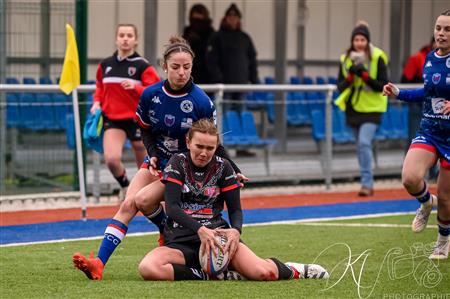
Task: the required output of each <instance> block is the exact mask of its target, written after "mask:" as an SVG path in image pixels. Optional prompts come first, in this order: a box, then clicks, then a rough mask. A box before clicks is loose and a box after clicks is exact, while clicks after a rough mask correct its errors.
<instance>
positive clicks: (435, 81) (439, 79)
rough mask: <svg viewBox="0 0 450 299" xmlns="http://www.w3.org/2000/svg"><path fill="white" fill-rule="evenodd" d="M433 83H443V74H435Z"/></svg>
mask: <svg viewBox="0 0 450 299" xmlns="http://www.w3.org/2000/svg"><path fill="white" fill-rule="evenodd" d="M432 81H433V83H434V84H435V85H436V84H439V82H440V81H441V74H440V73H434V74H433V78H432Z"/></svg>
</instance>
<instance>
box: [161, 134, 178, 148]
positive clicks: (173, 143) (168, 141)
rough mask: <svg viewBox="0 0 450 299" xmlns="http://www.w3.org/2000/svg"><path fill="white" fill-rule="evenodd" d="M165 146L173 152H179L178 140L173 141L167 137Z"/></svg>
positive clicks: (164, 142)
mask: <svg viewBox="0 0 450 299" xmlns="http://www.w3.org/2000/svg"><path fill="white" fill-rule="evenodd" d="M163 145H164V147H165V148H166V149H168V150H169V151H171V152H177V151H178V139H173V138H170V137H167V136H165V137H164V141H163Z"/></svg>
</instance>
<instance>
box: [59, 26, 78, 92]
mask: <svg viewBox="0 0 450 299" xmlns="http://www.w3.org/2000/svg"><path fill="white" fill-rule="evenodd" d="M66 32H67V46H66V56H65V57H64V65H63V68H62V72H61V79H60V80H59V88H60V89H61V90H62V91H63V92H64V93H65V94H69V93H71V92H72V91H73V90H74V89H75V88H77V87H78V85H80V62H79V60H78V47H77V41H76V40H75V34H74V33H73V29H72V27H70V25H69V24H66Z"/></svg>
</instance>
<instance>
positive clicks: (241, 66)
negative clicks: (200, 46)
mask: <svg viewBox="0 0 450 299" xmlns="http://www.w3.org/2000/svg"><path fill="white" fill-rule="evenodd" d="M241 18H242V14H241V12H240V11H239V9H238V7H237V6H236V4H234V3H233V4H231V5H230V7H229V8H228V9H227V10H226V12H225V16H224V17H223V19H222V21H221V24H220V29H219V31H218V32H216V33H215V34H214V35H213V36H212V37H211V40H210V44H209V46H208V51H207V54H206V60H207V67H208V71H209V77H210V79H211V82H212V83H224V84H248V83H249V82H250V83H253V84H256V83H258V82H259V79H258V70H257V64H256V50H255V47H254V45H253V42H252V40H251V38H250V36H249V35H248V34H247V33H245V32H244V31H242V29H241V27H242V24H241ZM244 95H245V94H244V93H242V92H232V93H226V94H225V95H224V98H225V99H226V100H229V101H231V102H230V103H226V104H225V105H224V107H223V108H224V109H223V110H224V111H227V110H237V111H242V110H243V108H244Z"/></svg>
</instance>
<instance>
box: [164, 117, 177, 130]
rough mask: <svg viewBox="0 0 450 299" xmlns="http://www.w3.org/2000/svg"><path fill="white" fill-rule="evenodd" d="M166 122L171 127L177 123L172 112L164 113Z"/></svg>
mask: <svg viewBox="0 0 450 299" xmlns="http://www.w3.org/2000/svg"><path fill="white" fill-rule="evenodd" d="M164 123H165V124H166V126H168V127H171V126H173V124H174V123H175V116H173V115H172V114H166V115H164Z"/></svg>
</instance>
